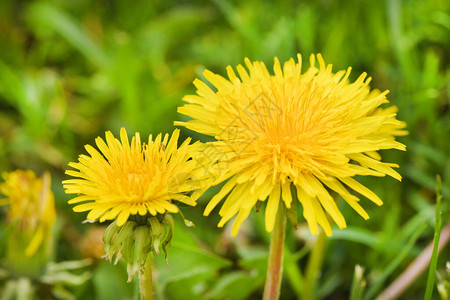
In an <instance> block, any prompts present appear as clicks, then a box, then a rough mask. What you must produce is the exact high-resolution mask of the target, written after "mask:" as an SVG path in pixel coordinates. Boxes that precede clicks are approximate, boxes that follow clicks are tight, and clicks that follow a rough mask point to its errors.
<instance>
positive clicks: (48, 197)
mask: <svg viewBox="0 0 450 300" xmlns="http://www.w3.org/2000/svg"><path fill="white" fill-rule="evenodd" d="M2 177H3V179H4V180H5V181H4V182H2V183H0V194H3V195H5V196H6V198H3V199H0V205H9V207H8V211H7V218H8V222H9V223H11V224H14V222H17V223H16V224H17V225H16V226H15V228H14V230H15V231H14V234H12V236H15V235H18V234H20V235H21V236H28V237H29V239H30V243H29V245H28V246H27V248H26V249H25V254H26V256H28V257H30V256H33V255H34V254H35V253H36V251H37V250H38V249H39V248H40V247H41V245H42V243H44V241H45V240H46V239H49V238H50V236H51V229H52V227H53V224H54V223H55V220H56V212H55V201H54V196H53V193H52V191H51V189H50V185H51V178H50V174H49V173H48V172H45V173H44V174H43V176H42V177H41V178H38V177H36V174H35V173H34V172H33V171H30V170H27V171H25V170H16V171H14V172H10V173H8V172H4V173H2Z"/></svg>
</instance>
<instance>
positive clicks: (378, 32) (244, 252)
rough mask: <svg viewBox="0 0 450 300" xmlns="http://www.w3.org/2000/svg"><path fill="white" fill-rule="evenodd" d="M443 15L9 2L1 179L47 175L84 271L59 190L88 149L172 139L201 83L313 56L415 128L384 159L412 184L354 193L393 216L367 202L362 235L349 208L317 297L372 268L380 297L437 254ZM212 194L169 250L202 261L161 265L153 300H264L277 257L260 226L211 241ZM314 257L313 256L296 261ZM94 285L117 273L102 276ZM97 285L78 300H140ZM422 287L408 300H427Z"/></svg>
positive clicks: (443, 152) (4, 27)
mask: <svg viewBox="0 0 450 300" xmlns="http://www.w3.org/2000/svg"><path fill="white" fill-rule="evenodd" d="M449 11H450V3H449V2H448V1H445V0H428V1H421V0H408V1H406V0H404V1H400V0H386V1H382V2H380V1H362V0H355V1H333V0H321V1H290V0H283V1H279V2H277V3H272V2H270V1H256V0H250V1H245V2H244V1H243V2H238V1H221V0H213V1H204V0H197V1H142V0H141V1H139V0H137V1H133V2H132V4H131V3H130V2H129V1H125V0H108V1H106V0H104V1H98V2H96V1H92V2H91V1H86V0H79V1H63V0H54V1H13V0H4V1H1V2H0V171H9V170H13V169H16V168H22V169H32V170H34V171H36V172H37V173H42V171H43V170H50V171H51V172H52V176H53V190H54V192H55V194H56V200H57V205H58V207H57V209H58V211H59V213H60V214H59V216H60V222H62V224H64V226H63V227H62V229H61V234H60V236H59V239H60V243H59V245H60V247H59V248H58V256H57V258H56V259H62V258H64V259H74V258H79V257H81V254H80V251H79V249H78V248H79V247H77V243H79V241H80V240H82V239H83V236H85V235H86V234H87V231H88V230H89V229H88V227H89V226H88V225H81V224H80V221H81V220H82V217H80V216H75V214H73V213H72V212H71V208H70V207H69V206H68V205H67V204H66V201H67V196H65V195H64V193H63V191H62V186H61V184H60V182H61V180H62V179H63V178H64V175H63V173H64V170H65V168H66V165H67V163H68V162H69V161H74V160H76V158H77V155H78V154H81V153H84V149H83V145H85V144H88V143H90V144H92V142H93V140H94V138H95V137H97V136H99V135H104V131H105V130H111V131H113V133H115V134H117V133H118V130H119V128H120V127H121V126H125V127H126V128H127V130H128V132H129V133H130V132H134V131H139V132H141V134H142V135H143V136H146V135H148V134H150V133H153V134H156V133H159V132H169V131H172V129H173V121H174V120H177V119H180V118H182V116H180V115H178V114H177V113H176V108H177V106H179V105H181V98H182V96H183V95H185V94H189V93H192V92H194V87H193V85H192V81H193V80H194V78H196V77H200V78H202V75H201V73H202V71H203V70H204V69H205V68H208V69H210V70H212V71H214V72H217V73H219V74H225V67H226V66H227V65H232V66H235V65H237V64H239V63H242V62H243V58H244V57H249V58H250V59H253V60H255V59H257V60H262V61H264V62H265V63H266V65H267V66H271V65H272V62H273V57H274V56H277V57H279V58H280V60H282V61H283V60H286V59H288V58H290V57H295V56H296V54H297V53H298V52H300V53H301V54H302V55H303V58H304V60H305V59H307V58H308V56H309V54H311V53H319V52H320V53H322V54H323V56H324V59H325V61H326V62H327V63H333V65H334V70H339V69H344V68H347V67H348V66H352V68H353V73H352V76H351V78H352V79H355V78H356V77H357V76H358V75H359V74H360V73H362V72H363V71H366V72H367V73H368V74H369V75H370V76H372V77H373V81H372V83H371V86H372V87H374V88H378V89H381V90H385V89H389V90H390V91H391V92H390V94H389V95H388V98H389V99H390V101H391V103H392V104H394V105H397V106H398V107H399V119H401V120H404V121H406V122H407V123H408V130H409V131H410V134H409V136H407V137H402V138H400V141H401V142H402V143H404V144H406V145H407V151H406V152H398V151H388V152H383V153H382V155H383V158H384V159H385V160H386V161H389V162H397V163H399V165H400V166H401V167H400V170H399V172H400V173H401V174H402V176H403V181H402V182H401V183H399V182H396V181H395V180H393V179H390V178H381V179H380V178H376V179H374V178H361V180H362V181H363V182H364V183H366V184H367V185H368V186H370V187H371V188H372V189H373V190H374V191H375V192H376V193H377V194H378V195H379V196H380V198H381V199H383V201H384V205H383V206H382V207H381V208H377V207H375V205H371V204H369V203H368V202H369V201H365V202H366V203H364V205H365V206H366V207H368V212H369V215H370V216H371V219H370V220H369V221H363V220H361V219H360V218H359V217H358V216H357V215H356V213H354V212H353V211H351V209H349V208H348V207H346V206H345V204H342V203H341V204H342V205H341V207H340V208H341V209H342V210H343V212H344V215H345V216H346V218H347V219H348V224H349V229H348V230H344V231H336V232H335V235H334V236H333V238H331V239H329V240H328V242H327V249H326V253H325V258H324V262H323V268H322V273H321V276H320V278H319V279H318V285H317V291H316V296H317V297H318V298H327V297H328V298H332V299H345V298H347V297H348V295H349V293H350V286H351V282H352V276H353V271H354V266H355V265H356V264H359V265H362V266H364V267H365V268H366V274H367V277H368V288H369V289H370V287H371V286H377V285H379V286H380V289H381V288H382V287H383V286H387V284H388V283H389V282H391V281H393V279H395V278H396V276H398V274H400V273H401V271H402V270H404V269H405V268H406V266H407V265H408V263H410V262H411V261H412V260H413V259H414V258H415V257H416V256H417V255H418V253H420V251H421V249H423V248H424V247H425V246H426V244H427V243H429V242H430V241H432V238H433V232H434V231H433V226H434V225H433V224H434V216H435V214H434V209H435V205H434V199H435V192H434V190H435V175H436V174H440V175H441V176H442V180H443V185H442V190H443V195H444V201H443V203H442V211H443V219H442V220H443V223H444V224H445V223H446V222H448V216H449V202H448V199H449V197H450V163H449V159H448V158H449V155H450V142H449V137H450V113H449V108H450V107H449V106H450V101H449V90H450V71H449V59H450V57H449V54H450V15H449ZM183 134H184V136H185V137H186V136H188V135H191V136H192V137H193V138H194V140H195V139H200V137H199V136H198V135H196V134H193V133H192V132H187V131H183ZM210 194H211V193H209V194H206V195H205V197H204V199H205V200H204V201H201V202H200V204H199V207H197V208H195V209H192V208H183V209H184V212H185V214H186V215H187V216H188V218H190V219H192V220H193V221H194V223H196V224H197V226H196V227H195V228H194V229H192V230H189V232H188V233H186V235H188V236H190V237H192V239H190V240H189V242H186V241H182V238H181V237H180V236H181V235H178V237H180V239H181V240H178V238H177V239H176V242H175V243H174V244H175V245H178V246H180V245H181V246H180V247H181V248H183V247H184V246H185V245H189V247H190V248H189V249H191V250H192V251H194V250H195V251H194V252H195V253H197V254H198V255H196V256H194V257H195V258H192V255H187V256H188V257H185V258H184V260H183V258H182V256H183V251H181V250H180V251H178V250H174V251H173V252H174V253H173V258H170V257H169V259H170V260H172V259H173V261H174V262H177V264H180V266H175V263H174V266H173V267H174V269H175V271H173V272H172V273H170V271H167V270H165V269H164V266H163V265H164V263H161V264H160V268H161V280H160V284H161V287H160V290H161V291H164V293H165V294H166V296H167V298H168V299H185V298H183V296H186V295H189V298H190V299H223V298H224V297H225V296H228V297H229V298H230V299H246V298H249V299H253V298H258V297H260V295H261V286H262V284H263V281H264V276H265V269H264V268H265V258H266V256H267V253H266V252H265V250H264V249H266V248H265V246H264V245H265V244H267V241H268V234H266V233H265V232H264V229H263V226H262V225H261V220H260V219H261V216H260V215H255V216H254V217H253V221H252V222H246V227H245V228H244V230H243V232H245V233H246V234H241V235H240V236H238V238H236V239H231V238H230V237H229V236H228V233H226V232H225V233H223V231H222V230H221V229H220V230H219V229H217V228H216V227H215V224H217V218H216V217H217V216H211V217H209V218H208V219H205V218H203V217H202V216H201V211H202V208H203V207H204V204H205V202H206V200H207V198H208V195H210ZM445 199H447V200H446V201H445ZM363 201H364V200H363ZM300 215H301V213H300ZM422 224H427V226H426V227H425V229H424V230H423V232H422V234H420V236H419V237H418V239H417V242H416V243H415V244H414V245H412V246H411V249H410V251H408V252H407V253H406V254H405V255H404V257H403V258H404V259H402V260H400V261H399V262H398V263H397V265H396V266H395V268H394V269H393V270H392V272H391V273H390V274H388V275H386V274H385V273H384V270H385V269H387V268H390V266H392V264H391V263H392V262H394V261H398V260H397V258H398V257H399V256H398V255H399V253H401V252H402V250H403V249H405V247H406V245H407V244H408V241H411V239H412V238H413V237H414V234H415V232H416V231H417V230H419V228H422ZM179 227H180V226H178V227H177V228H179ZM182 230H183V229H180V231H182ZM74 236H75V237H74ZM287 242H288V246H289V247H288V249H289V250H288V251H289V252H288V253H290V254H292V255H293V257H294V258H292V257H290V254H287V257H290V258H289V261H290V262H291V263H290V267H289V268H286V273H285V276H286V280H285V281H284V282H283V292H282V297H283V299H291V298H292V299H293V298H295V297H297V295H300V294H301V289H300V288H299V287H300V286H301V284H302V280H303V275H304V274H303V273H304V272H305V266H306V261H307V257H308V256H309V250H310V249H311V245H312V242H311V239H310V238H309V237H308V236H307V235H305V234H304V233H303V231H302V227H300V230H299V231H297V232H294V231H292V232H290V233H289V234H288V241H287ZM186 243H187V244H186ZM305 244H306V246H305V247H306V248H304V249H305V252H304V254H302V255H301V257H299V258H295V253H297V251H299V249H300V248H302V247H303V246H304V245H305ZM183 245H184V246H183ZM408 245H409V244H408ZM71 246H72V247H71ZM308 249H309V250H308ZM213 253H215V254H213ZM443 253H444V252H443ZM184 255H186V254H184ZM449 256H450V255H449V252H448V251H447V252H445V253H444V255H442V257H440V258H439V260H438V268H439V266H441V267H442V266H443V265H444V263H445V261H446V260H449ZM211 257H214V258H211ZM194 259H195V260H197V261H195V260H194ZM211 259H214V260H215V261H217V263H216V264H211V265H209V267H208V268H207V267H205V268H203V269H202V268H195V271H192V273H189V272H187V271H186V269H185V268H188V267H189V266H190V265H191V264H193V263H198V264H199V265H200V266H201V265H202V264H201V262H209V261H211ZM291 259H292V260H291ZM105 268H106V269H105ZM169 268H170V266H169ZM177 268H178V269H177ZM93 269H94V273H95V272H97V273H95V274H104V273H109V272H117V273H118V274H119V273H120V272H124V270H123V268H110V267H109V266H104V264H103V263H102V264H99V265H96V266H95V267H93ZM186 272H187V273H186ZM177 273H178V275H179V274H182V276H181V275H180V276H177ZM109 274H110V273H109ZM102 276H103V275H102ZM102 276H100V275H94V280H93V281H92V282H90V283H89V284H88V285H87V286H84V287H82V288H79V289H78V290H76V293H77V295H78V296H79V297H80V298H83V299H109V298H108V297H109V296H108V295H111V294H108V291H107V290H105V285H111V284H113V285H114V286H115V289H118V290H119V292H118V294H116V295H123V297H126V295H131V293H132V290H133V287H130V285H128V286H127V285H124V284H122V283H118V282H120V280H123V278H122V277H123V276H122V275H118V276H115V275H111V276H109V277H107V278H106V279H104V280H103V279H101V278H103V277H102ZM121 276H122V277H121ZM425 276H426V274H424V275H422V277H420V278H419V280H418V281H417V282H416V284H414V286H412V287H410V288H409V289H408V290H407V292H406V294H405V295H404V296H403V297H404V299H420V298H422V295H423V293H424V291H425V282H426V280H424V278H426V277H425ZM380 280H382V282H381V281H380ZM245 283H247V284H245ZM183 287H184V289H186V291H185V292H180V290H179V289H180V288H183ZM245 287H246V288H245ZM188 290H189V291H188ZM102 291H103V292H102ZM378 292H379V291H378ZM374 293H376V292H374Z"/></svg>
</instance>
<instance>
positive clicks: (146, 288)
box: [139, 253, 154, 300]
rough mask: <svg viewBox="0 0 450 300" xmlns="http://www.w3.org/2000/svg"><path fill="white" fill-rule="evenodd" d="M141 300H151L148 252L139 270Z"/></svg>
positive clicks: (151, 288) (150, 272) (150, 262)
mask: <svg viewBox="0 0 450 300" xmlns="http://www.w3.org/2000/svg"><path fill="white" fill-rule="evenodd" d="M139 287H140V291H141V300H153V299H154V297H153V283H152V255H151V253H148V255H147V259H146V260H145V264H144V266H143V268H142V269H141V270H140V271H139Z"/></svg>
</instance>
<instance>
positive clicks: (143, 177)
mask: <svg viewBox="0 0 450 300" xmlns="http://www.w3.org/2000/svg"><path fill="white" fill-rule="evenodd" d="M178 137H179V130H175V131H174V132H173V134H172V136H171V137H170V139H169V135H168V134H166V135H165V136H164V137H163V136H162V135H161V134H159V135H158V136H157V137H156V138H155V139H154V140H153V139H152V135H150V136H149V139H148V143H147V144H145V143H141V138H140V135H139V133H136V134H135V135H134V136H133V137H132V139H131V143H130V141H129V140H128V136H127V132H126V130H125V129H124V128H122V129H121V130H120V141H119V140H118V139H116V138H115V137H114V136H113V134H112V133H111V132H110V131H108V132H106V141H105V140H103V139H102V138H100V137H98V138H97V139H96V140H95V142H96V144H97V147H98V149H99V151H98V150H96V149H95V148H94V147H92V146H90V145H86V146H85V148H86V151H87V152H88V154H89V155H80V157H79V162H77V163H70V164H69V166H71V167H72V168H74V169H76V171H75V170H68V171H66V174H68V175H70V176H72V177H75V179H69V180H65V181H63V185H64V188H65V189H66V193H68V194H76V195H77V197H75V198H73V199H71V200H70V201H69V204H77V206H75V207H74V208H73V209H74V211H76V212H84V211H89V213H88V215H87V219H88V220H90V221H95V220H99V221H100V222H103V221H105V220H113V219H116V221H117V222H116V223H117V225H118V226H122V225H123V224H124V223H125V222H126V221H127V220H128V218H129V217H130V215H138V214H139V215H141V216H146V215H147V214H150V215H153V216H156V215H157V214H164V213H166V212H169V213H176V212H178V207H177V206H176V205H175V203H174V202H175V201H176V202H179V203H184V204H187V205H191V206H193V205H195V204H196V200H197V198H198V196H199V195H200V193H201V190H202V189H201V182H200V180H199V177H197V176H196V175H198V169H199V168H198V164H197V163H196V161H194V160H193V159H191V152H193V151H194V149H195V147H196V144H192V145H189V142H190V139H186V141H185V142H184V143H182V145H181V146H180V147H178V145H177V143H178Z"/></svg>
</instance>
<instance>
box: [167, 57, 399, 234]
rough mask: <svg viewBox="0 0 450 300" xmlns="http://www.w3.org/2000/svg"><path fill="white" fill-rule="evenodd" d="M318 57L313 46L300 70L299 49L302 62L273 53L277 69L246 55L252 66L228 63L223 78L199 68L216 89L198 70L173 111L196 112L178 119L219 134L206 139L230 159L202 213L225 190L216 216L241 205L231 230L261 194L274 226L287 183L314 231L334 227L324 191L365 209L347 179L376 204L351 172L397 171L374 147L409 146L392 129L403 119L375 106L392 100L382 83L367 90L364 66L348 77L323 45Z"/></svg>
mask: <svg viewBox="0 0 450 300" xmlns="http://www.w3.org/2000/svg"><path fill="white" fill-rule="evenodd" d="M315 60H316V56H314V55H312V56H311V59H310V67H309V68H308V69H307V70H306V72H304V73H302V66H301V63H302V61H301V57H300V55H299V56H298V63H296V62H295V61H294V60H293V59H290V60H289V61H287V62H286V63H285V64H284V66H283V67H282V66H281V64H280V62H279V61H278V59H277V58H275V63H274V67H273V70H274V75H271V74H270V73H269V71H268V70H267V68H266V66H265V65H264V64H263V63H262V62H251V61H250V60H249V59H246V60H245V65H246V66H247V68H248V70H249V72H247V71H246V70H245V68H244V67H243V66H241V65H238V66H237V68H236V69H237V73H238V75H239V76H238V75H236V73H235V72H234V70H233V69H232V68H231V67H230V66H228V67H227V75H228V79H226V78H224V77H222V76H220V75H217V74H214V73H212V72H210V71H208V70H206V71H205V72H204V76H205V78H206V79H207V80H208V81H209V82H210V83H211V85H212V86H214V88H215V89H214V90H213V89H212V88H210V86H208V85H207V84H206V83H204V82H202V81H201V80H199V79H196V80H195V81H194V85H195V86H196V88H197V95H188V96H185V97H184V101H186V102H188V103H189V104H186V105H184V106H183V107H180V108H179V110H178V111H179V112H180V113H182V114H184V115H187V116H189V117H191V118H192V120H190V121H187V122H175V124H177V125H182V126H185V127H187V128H189V129H191V130H194V131H197V132H200V133H203V134H206V135H210V136H213V137H215V139H216V141H214V142H210V143H208V145H211V147H209V148H210V149H212V148H213V149H216V151H215V159H216V158H217V159H218V160H219V161H222V166H226V167H225V168H224V169H225V170H223V174H221V175H220V177H219V179H218V181H223V180H228V181H227V182H226V183H225V185H224V186H223V187H222V189H221V190H220V192H219V193H218V194H216V195H215V196H214V197H213V198H212V199H211V201H210V202H209V204H208V206H207V207H206V210H205V215H208V214H209V213H210V212H211V211H212V209H214V207H215V206H217V205H218V204H219V203H220V202H221V201H222V200H223V199H224V198H226V200H225V202H224V204H223V206H222V207H221V209H220V211H219V214H220V215H221V216H222V219H221V221H220V222H219V226H223V225H224V224H225V223H226V222H227V221H229V220H230V219H231V218H233V217H234V216H235V215H237V218H236V220H235V222H234V226H233V229H232V234H233V235H235V234H236V233H237V232H238V229H239V227H240V225H241V224H242V222H243V221H244V220H245V219H246V218H247V217H248V216H249V214H250V211H251V209H252V208H253V207H254V206H255V205H256V204H257V202H258V201H266V200H267V199H268V200H267V206H266V209H265V225H266V230H267V231H269V232H271V231H272V229H273V226H274V223H275V217H276V214H277V211H278V209H279V206H280V203H284V206H285V207H286V208H287V209H290V208H291V204H292V201H293V199H294V198H295V197H293V195H292V192H291V188H292V191H294V192H296V196H297V198H298V200H299V202H300V204H301V205H302V207H303V215H304V217H305V219H306V221H307V223H308V225H309V228H310V231H311V232H312V233H313V234H317V233H318V226H319V225H320V226H321V227H322V228H323V230H324V231H325V233H326V234H327V235H331V226H330V223H329V221H328V219H327V216H326V214H325V212H326V213H327V214H328V215H329V216H331V218H332V219H333V220H334V221H335V223H336V224H337V225H338V226H339V227H340V228H344V227H346V221H345V219H344V217H343V215H342V214H341V212H340V211H339V209H338V207H337V205H336V202H335V200H334V199H333V197H332V196H331V195H330V191H334V192H336V193H337V194H339V195H340V196H342V198H343V199H344V200H345V201H346V202H347V203H348V204H349V205H350V206H351V207H352V208H353V209H354V210H356V211H357V212H358V213H359V214H360V215H361V216H362V217H363V218H364V219H367V218H368V217H369V216H368V214H367V213H366V211H365V210H364V209H363V208H362V207H361V206H360V204H359V198H358V197H356V196H355V195H353V194H351V193H350V192H349V191H348V188H350V189H352V190H354V191H355V192H358V193H359V194H361V195H363V196H365V197H367V198H368V199H370V200H371V201H373V202H375V203H376V204H378V205H381V204H382V201H381V200H380V199H379V198H378V197H377V196H376V195H375V194H374V193H373V192H372V191H371V190H369V189H368V188H367V187H365V186H363V185H361V184H360V183H358V182H357V181H356V180H355V179H354V178H353V177H354V176H356V175H372V176H385V175H390V176H392V177H394V178H396V179H399V180H400V179H401V177H400V175H399V174H398V173H397V172H395V171H394V170H393V169H392V167H398V166H397V165H396V164H392V163H385V162H382V161H381V156H380V155H379V154H378V152H377V151H378V150H382V149H399V150H404V149H405V146H404V145H403V144H401V143H399V142H397V141H395V136H400V135H404V134H406V131H404V130H402V128H404V127H405V126H406V125H405V123H404V122H401V121H398V120H397V119H396V112H397V109H396V107H394V106H390V107H387V108H381V107H380V105H382V104H384V103H387V102H388V101H387V99H386V97H385V96H386V94H387V93H388V92H387V91H385V92H380V91H378V90H371V89H370V87H369V82H370V77H369V78H367V77H366V74H365V73H364V74H362V75H361V76H360V77H359V78H358V79H357V80H356V81H355V82H353V83H351V82H350V81H349V80H348V77H349V75H350V70H351V69H350V68H349V69H348V70H346V71H339V72H336V73H333V72H332V66H331V65H326V64H325V62H324V60H323V59H322V57H321V55H317V60H318V62H319V68H317V67H316V66H315ZM209 155H210V156H211V154H209ZM216 166H221V164H220V163H219V164H216Z"/></svg>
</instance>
